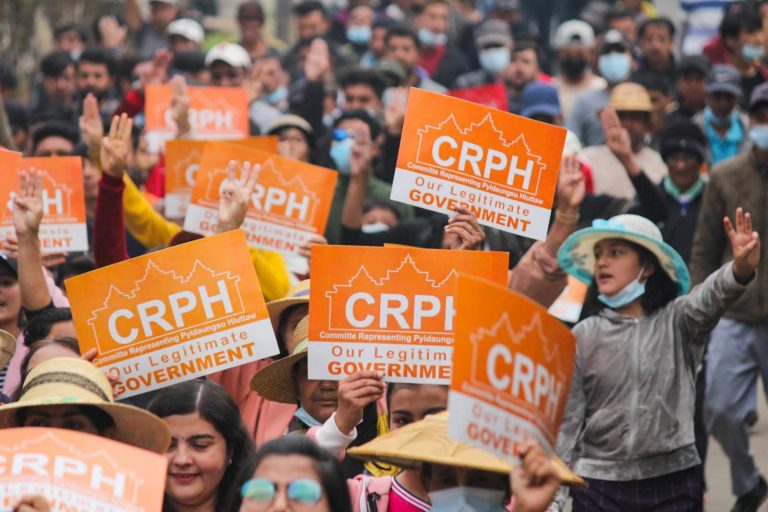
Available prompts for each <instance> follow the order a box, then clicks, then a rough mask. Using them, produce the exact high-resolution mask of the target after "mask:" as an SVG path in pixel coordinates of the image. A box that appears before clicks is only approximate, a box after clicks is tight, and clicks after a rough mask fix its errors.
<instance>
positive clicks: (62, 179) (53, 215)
mask: <svg viewBox="0 0 768 512" xmlns="http://www.w3.org/2000/svg"><path fill="white" fill-rule="evenodd" d="M33 169H35V170H38V171H42V172H43V221H42V223H41V225H40V233H39V234H38V237H39V238H40V248H41V251H42V252H43V253H44V254H45V253H48V254H50V253H56V252H85V251H87V250H88V234H87V228H86V224H85V196H84V192H83V163H82V159H81V158H80V157H76V156H64V157H47V158H22V159H21V164H20V165H19V167H18V172H15V173H12V174H11V173H7V174H6V175H5V176H6V177H5V179H4V180H3V182H2V184H0V194H1V195H0V197H2V200H3V201H4V203H3V208H4V211H5V213H4V215H3V222H2V225H0V238H5V237H7V236H9V235H10V236H16V235H15V231H14V228H13V220H12V215H13V200H14V198H15V196H16V193H17V192H18V190H19V186H20V183H21V182H20V172H21V171H31V170H33Z"/></svg>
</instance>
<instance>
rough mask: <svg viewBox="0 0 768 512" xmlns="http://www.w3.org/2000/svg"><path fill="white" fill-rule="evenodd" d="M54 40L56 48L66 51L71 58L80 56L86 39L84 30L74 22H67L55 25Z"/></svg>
mask: <svg viewBox="0 0 768 512" xmlns="http://www.w3.org/2000/svg"><path fill="white" fill-rule="evenodd" d="M53 38H54V39H55V40H56V49H57V50H61V51H63V52H67V53H68V54H69V56H70V57H71V58H72V60H77V59H79V58H80V54H81V53H82V52H83V50H84V49H85V42H86V40H87V39H88V37H87V35H86V33H85V30H83V27H81V26H80V25H77V24H75V23H67V24H65V25H60V26H58V27H56V28H55V29H54V31H53Z"/></svg>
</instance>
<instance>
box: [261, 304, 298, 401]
mask: <svg viewBox="0 0 768 512" xmlns="http://www.w3.org/2000/svg"><path fill="white" fill-rule="evenodd" d="M293 343H294V346H295V347H296V348H294V349H293V354H291V355H289V356H287V357H284V358H282V359H278V360H277V361H275V362H274V363H271V364H269V365H267V366H265V367H264V368H262V369H261V370H259V371H258V373H256V375H254V376H253V378H252V379H251V389H252V390H254V391H255V392H256V393H258V394H259V396H261V397H263V398H266V399H267V400H272V401H273V402H280V403H283V404H295V403H296V402H298V401H299V390H298V388H297V387H296V381H294V379H293V365H295V364H296V363H298V362H299V361H301V360H302V359H306V358H307V349H308V348H309V315H307V316H305V317H304V318H302V319H301V321H300V322H299V323H298V324H296V330H295V331H293Z"/></svg>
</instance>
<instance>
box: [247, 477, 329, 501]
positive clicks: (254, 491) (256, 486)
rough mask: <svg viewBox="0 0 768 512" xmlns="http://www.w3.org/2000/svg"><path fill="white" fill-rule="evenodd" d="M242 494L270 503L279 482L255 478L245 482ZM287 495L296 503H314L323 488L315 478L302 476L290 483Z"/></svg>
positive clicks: (321, 494)
mask: <svg viewBox="0 0 768 512" xmlns="http://www.w3.org/2000/svg"><path fill="white" fill-rule="evenodd" d="M240 494H241V495H242V497H243V498H245V499H247V500H251V501H253V502H256V503H263V504H266V503H270V502H271V501H272V500H273V499H275V494H277V484H275V482H272V481H270V480H267V479H265V478H253V479H251V480H248V481H247V482H245V484H243V487H242V489H240ZM286 495H287V496H288V499H289V500H290V501H293V502H294V503H298V504H301V505H314V504H315V503H317V502H318V501H320V498H321V497H322V496H323V489H322V487H320V484H319V483H317V482H315V481H314V480H309V479H307V478H300V479H298V480H294V481H293V482H290V483H289V484H288V487H287V490H286Z"/></svg>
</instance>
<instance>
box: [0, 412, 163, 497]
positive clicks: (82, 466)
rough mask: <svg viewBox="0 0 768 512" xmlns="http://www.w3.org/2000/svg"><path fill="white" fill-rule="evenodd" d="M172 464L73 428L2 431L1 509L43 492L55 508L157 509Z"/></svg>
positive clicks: (0, 436)
mask: <svg viewBox="0 0 768 512" xmlns="http://www.w3.org/2000/svg"><path fill="white" fill-rule="evenodd" d="M167 466H168V461H167V459H166V458H165V457H164V456H162V455H158V454H156V453H153V452H150V451H147V450H142V449H140V448H135V447H133V446H130V445H127V444H123V443H119V442H117V441H113V440H111V439H107V438H104V437H99V436H94V435H91V434H85V433H82V432H76V431H73V430H62V429H55V428H29V427H26V428H12V429H4V430H0V475H2V476H0V510H11V509H12V508H13V507H14V506H15V505H16V503H18V502H19V500H20V499H21V498H22V497H23V496H28V495H39V496H42V497H44V498H46V499H47V500H48V503H49V504H50V505H51V510H56V511H64V510H66V511H71V512H95V511H103V512H107V511H109V512H155V511H157V510H160V509H161V508H162V505H163V494H164V492H165V478H166V468H167Z"/></svg>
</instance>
